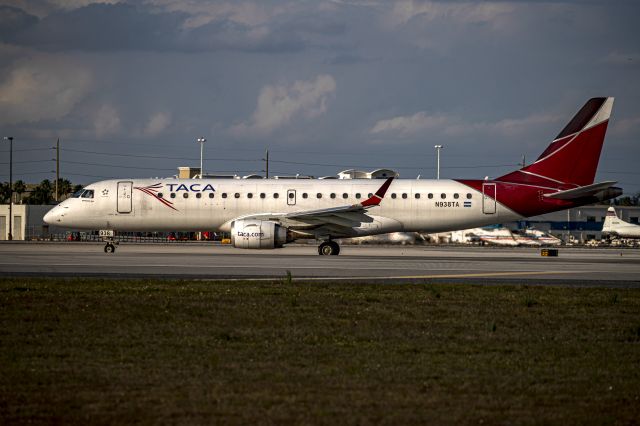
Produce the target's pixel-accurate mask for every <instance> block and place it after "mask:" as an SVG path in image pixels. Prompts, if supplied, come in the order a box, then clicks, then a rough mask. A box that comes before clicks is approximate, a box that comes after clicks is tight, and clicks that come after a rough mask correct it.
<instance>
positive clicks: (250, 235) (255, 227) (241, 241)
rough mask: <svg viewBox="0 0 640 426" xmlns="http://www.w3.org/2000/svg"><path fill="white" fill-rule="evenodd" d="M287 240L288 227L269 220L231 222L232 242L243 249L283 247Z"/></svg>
mask: <svg viewBox="0 0 640 426" xmlns="http://www.w3.org/2000/svg"><path fill="white" fill-rule="evenodd" d="M286 242H288V241H287V228H284V227H282V226H280V225H278V224H277V223H275V222H271V221H268V220H255V219H250V220H244V219H241V220H236V221H234V222H233V223H232V224H231V244H233V246H234V247H236V248H243V249H274V248H281V247H282V245H283V244H285V243H286Z"/></svg>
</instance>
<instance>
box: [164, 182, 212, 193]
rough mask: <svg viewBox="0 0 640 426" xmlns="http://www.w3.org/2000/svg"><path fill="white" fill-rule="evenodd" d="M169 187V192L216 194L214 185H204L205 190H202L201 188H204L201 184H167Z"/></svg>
mask: <svg viewBox="0 0 640 426" xmlns="http://www.w3.org/2000/svg"><path fill="white" fill-rule="evenodd" d="M166 185H167V186H168V187H169V191H171V192H178V191H187V192H203V191H213V192H215V189H213V185H211V184H210V183H208V184H206V185H204V188H202V189H200V187H201V186H202V184H201V183H192V184H191V185H188V186H187V185H185V184H184V183H167V184H166ZM174 187H177V188H176V189H173V188H174Z"/></svg>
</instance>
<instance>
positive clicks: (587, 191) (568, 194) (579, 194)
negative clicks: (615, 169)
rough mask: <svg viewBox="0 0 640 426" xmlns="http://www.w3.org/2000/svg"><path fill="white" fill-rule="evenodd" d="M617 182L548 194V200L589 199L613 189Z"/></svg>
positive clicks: (606, 182) (601, 183)
mask: <svg viewBox="0 0 640 426" xmlns="http://www.w3.org/2000/svg"><path fill="white" fill-rule="evenodd" d="M616 183H617V182H615V181H605V182H600V183H594V184H591V185H586V186H581V187H578V188H574V189H568V190H566V191H558V192H554V193H551V194H546V195H545V197H546V198H555V199H558V200H574V199H577V198H583V197H589V196H594V195H596V194H598V193H599V192H602V191H606V190H607V189H609V188H611V187H612V186H613V185H615V184H616ZM612 189H615V188H612Z"/></svg>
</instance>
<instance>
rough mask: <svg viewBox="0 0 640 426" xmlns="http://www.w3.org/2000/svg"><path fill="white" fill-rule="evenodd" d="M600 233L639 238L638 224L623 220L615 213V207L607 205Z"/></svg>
mask: <svg viewBox="0 0 640 426" xmlns="http://www.w3.org/2000/svg"><path fill="white" fill-rule="evenodd" d="M602 233H603V234H605V235H611V236H614V237H619V238H640V225H635V224H633V223H629V222H625V221H624V220H622V219H620V218H619V217H618V215H617V214H616V209H614V208H613V207H609V209H608V210H607V216H606V217H605V218H604V223H603V224H602Z"/></svg>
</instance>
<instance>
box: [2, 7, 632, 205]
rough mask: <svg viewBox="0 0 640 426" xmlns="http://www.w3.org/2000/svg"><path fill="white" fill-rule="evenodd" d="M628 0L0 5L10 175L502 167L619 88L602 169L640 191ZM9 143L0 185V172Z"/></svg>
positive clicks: (452, 174)
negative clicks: (188, 168) (201, 142)
mask: <svg viewBox="0 0 640 426" xmlns="http://www.w3.org/2000/svg"><path fill="white" fill-rule="evenodd" d="M638 16H640V2H638V1H635V0H633V1H626V0H616V1H595V0H584V1H578V0H550V1H509V0H504V1H502V0H501V1H484V2H481V1H419V0H397V1H390V0H386V1H381V0H316V1H304V0H295V1H287V0H260V1H244V0H237V1H232V0H226V1H215V0H213V1H208V0H207V1H203V0H138V1H127V0H125V1H117V0H102V1H101V0H98V1H93V0H10V1H5V0H0V131H1V132H2V133H3V135H6V136H13V137H14V172H13V173H14V175H13V177H14V180H17V179H22V180H24V181H25V182H40V181H41V180H43V179H52V178H53V177H55V173H53V171H54V170H55V162H54V161H52V159H53V158H55V151H53V150H52V149H51V148H52V147H53V146H55V143H56V140H58V139H59V140H60V146H61V150H60V159H61V162H60V171H61V175H62V176H63V177H66V178H68V179H70V180H71V181H72V182H74V183H90V182H93V181H97V180H101V179H103V178H138V177H140V178H142V177H166V176H172V175H175V174H176V173H177V170H176V168H177V167H178V166H198V165H199V162H200V146H199V144H198V143H197V142H196V140H197V138H198V137H205V138H206V139H207V142H206V144H205V154H204V157H205V160H204V169H205V172H209V173H214V172H217V173H223V174H229V173H237V174H239V175H246V174H250V173H259V174H264V172H263V170H264V168H265V165H264V161H262V159H263V158H264V152H265V150H266V149H268V150H269V153H270V160H271V161H270V173H271V175H293V174H297V173H299V174H302V175H314V176H328V175H335V174H336V173H338V172H339V171H341V170H344V169H349V168H357V169H362V170H373V169H375V168H380V167H387V168H392V169H395V170H397V171H398V172H399V173H400V176H401V177H403V178H416V177H418V176H420V177H421V178H433V177H435V174H436V170H435V167H436V157H435V149H434V145H436V144H438V145H443V146H444V148H443V149H442V153H441V164H442V168H441V177H443V178H484V177H485V176H489V177H490V178H491V177H498V176H501V175H503V174H505V173H507V172H508V171H510V170H513V169H515V168H516V167H517V164H518V163H520V162H521V161H522V157H523V156H524V159H525V162H530V161H533V160H535V158H537V157H538V155H540V153H541V152H542V151H543V150H544V149H545V147H546V146H547V145H548V144H549V143H550V142H551V140H552V139H553V138H554V137H555V136H556V135H557V134H558V133H559V132H560V130H561V129H562V128H563V127H564V125H565V124H566V123H567V122H568V121H569V120H570V119H571V117H572V116H573V115H574V114H575V113H576V112H577V111H578V109H579V108H580V107H581V106H582V105H583V104H584V103H585V102H586V101H587V100H588V99H589V98H591V97H596V96H614V97H616V101H615V105H614V110H613V117H612V119H611V122H610V125H609V130H608V133H607V139H606V141H605V145H604V149H603V152H602V156H601V161H600V166H599V170H598V175H597V177H596V179H598V180H617V181H619V182H620V184H619V186H621V187H622V188H623V189H624V190H625V193H627V194H634V193H637V192H640V167H638V160H639V159H640V27H639V26H638V25H637V18H638ZM8 162H9V154H8V144H7V143H4V144H3V145H1V146H0V181H7V180H8V174H9V173H8V168H9V167H8Z"/></svg>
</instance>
